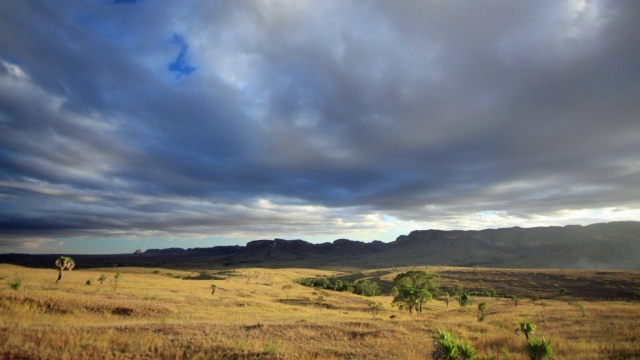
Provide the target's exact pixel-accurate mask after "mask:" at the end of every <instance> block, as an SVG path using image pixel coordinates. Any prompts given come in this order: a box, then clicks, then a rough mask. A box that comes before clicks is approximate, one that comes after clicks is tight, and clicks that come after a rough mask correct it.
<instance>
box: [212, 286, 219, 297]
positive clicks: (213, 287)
mask: <svg viewBox="0 0 640 360" xmlns="http://www.w3.org/2000/svg"><path fill="white" fill-rule="evenodd" d="M217 288H218V285H216V284H211V295H213V294H215V293H216V289H217Z"/></svg>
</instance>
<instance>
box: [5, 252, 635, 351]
mask: <svg viewBox="0 0 640 360" xmlns="http://www.w3.org/2000/svg"><path fill="white" fill-rule="evenodd" d="M436 270H438V271H444V270H446V269H436ZM458 270H460V269H458ZM115 271H116V269H96V270H92V271H76V270H74V271H73V272H65V274H64V278H63V280H62V281H61V282H60V283H59V284H55V279H56V277H57V271H56V270H55V269H51V270H41V269H28V268H23V267H18V266H12V265H3V264H0V284H1V285H2V286H1V287H0V322H1V323H0V358H6V359H25V358H34V359H86V358H91V359H102V358H107V359H110V358H118V359H120V358H123V359H139V358H161V359H425V358H430V355H429V354H431V351H432V350H433V341H432V339H431V336H432V333H433V331H435V330H437V329H444V330H449V331H451V332H452V333H454V334H455V335H456V336H457V337H458V338H460V339H464V340H469V341H470V342H471V343H472V344H473V345H474V346H476V348H477V349H478V351H479V354H480V358H482V359H524V358H525V357H524V353H523V347H524V343H525V339H524V337H523V336H516V335H515V334H514V329H515V328H516V326H517V323H518V322H520V321H524V320H526V321H531V322H534V323H535V324H536V325H537V327H538V332H537V333H536V334H535V336H536V337H545V338H547V339H551V341H552V345H553V348H554V351H555V354H556V358H557V359H636V358H640V344H639V342H640V328H639V327H638V326H637V319H638V318H640V305H638V304H634V303H629V302H618V301H582V303H583V304H584V310H585V311H584V316H583V314H582V312H581V311H580V309H579V308H578V307H577V306H575V305H570V304H568V301H566V300H564V299H558V300H542V301H539V302H537V303H535V304H534V303H532V302H531V301H529V300H525V299H523V300H522V301H521V302H520V305H519V306H518V307H517V308H516V307H514V306H513V304H512V303H511V302H510V301H509V300H507V299H494V298H474V302H475V304H474V305H473V306H472V307H470V308H468V310H464V309H461V308H460V307H459V306H458V305H457V304H454V302H451V304H450V306H449V307H447V306H446V305H445V304H444V303H443V302H441V301H431V302H429V303H428V304H427V305H426V307H427V310H426V311H425V312H423V313H422V314H421V315H413V316H411V315H409V314H408V313H406V312H400V311H399V310H398V309H396V308H391V307H390V306H389V304H390V303H391V297H388V296H383V297H377V298H375V299H376V300H378V301H382V302H383V303H384V306H385V308H384V310H383V311H382V312H381V313H380V314H379V315H377V316H376V317H375V318H374V317H372V314H371V313H370V312H368V311H367V310H368V307H367V305H366V303H365V300H366V299H368V298H363V297H360V296H357V295H353V294H348V293H336V292H327V293H326V294H325V296H326V298H325V302H326V303H328V304H330V308H327V307H320V306H317V305H315V304H314V300H316V299H317V293H316V294H314V292H315V290H314V289H311V288H306V287H303V286H300V285H294V286H293V288H292V289H291V290H290V291H289V293H288V295H287V291H286V290H284V289H283V288H282V287H283V286H284V285H287V284H292V280H293V279H296V278H300V277H309V276H315V275H330V274H333V272H330V271H324V270H309V269H242V270H236V271H230V272H226V273H219V272H214V271H211V272H209V275H214V276H216V277H219V278H224V279H220V280H181V279H179V278H176V277H177V276H182V277H183V278H189V277H198V275H199V274H198V273H193V272H188V271H176V270H166V269H141V268H118V269H117V271H120V272H121V273H122V276H121V278H120V280H119V281H118V283H117V285H116V283H115V280H114V274H115ZM389 271H390V272H391V271H393V272H399V271H403V269H394V270H389ZM460 271H462V270H460ZM464 271H466V272H467V273H469V274H473V273H474V272H475V271H477V270H476V269H465V270H464ZM154 272H155V273H154ZM167 273H170V274H171V275H167ZM101 274H105V275H107V276H108V280H107V281H105V282H104V284H99V283H98V282H97V279H98V278H99V277H100V275H101ZM632 275H633V276H635V275H634V274H632ZM384 276H386V277H388V276H393V274H387V275H384ZM384 276H383V277H384ZM563 276H564V273H563ZM579 276H583V275H579ZM633 276H632V277H633ZM487 278H488V277H487ZM89 279H91V280H92V285H86V280H89ZM16 280H21V282H22V287H21V288H20V289H19V290H17V291H16V290H13V289H12V288H11V287H10V286H9V283H10V282H14V281H16ZM461 281H464V279H462V280H461ZM211 284H216V285H217V289H216V292H215V294H214V295H211V287H210V286H211ZM636 285H637V284H636ZM287 297H288V299H287ZM481 301H482V302H487V303H488V310H487V314H486V318H485V320H484V321H482V322H479V321H477V314H476V311H475V309H476V306H477V304H478V303H479V302H481ZM391 315H395V318H390V316H391Z"/></svg>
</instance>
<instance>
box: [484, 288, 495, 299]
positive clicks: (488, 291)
mask: <svg viewBox="0 0 640 360" xmlns="http://www.w3.org/2000/svg"><path fill="white" fill-rule="evenodd" d="M486 294H487V296H488V297H495V296H496V291H495V290H494V289H489V290H487V292H486Z"/></svg>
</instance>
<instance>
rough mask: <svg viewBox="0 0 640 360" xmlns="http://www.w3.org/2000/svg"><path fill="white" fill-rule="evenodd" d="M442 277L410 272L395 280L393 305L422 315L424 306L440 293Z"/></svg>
mask: <svg viewBox="0 0 640 360" xmlns="http://www.w3.org/2000/svg"><path fill="white" fill-rule="evenodd" d="M439 284H440V277H439V276H438V275H436V274H434V273H430V272H426V271H421V270H410V271H407V272H405V273H401V274H398V275H397V276H396V277H395V278H394V279H393V285H394V287H393V294H392V295H394V298H393V304H396V305H398V306H400V307H402V308H406V309H407V310H409V313H413V310H416V312H417V313H422V306H423V305H424V304H425V303H426V302H427V301H429V300H431V299H432V298H433V297H434V295H436V294H437V293H438V292H439V291H440V287H439Z"/></svg>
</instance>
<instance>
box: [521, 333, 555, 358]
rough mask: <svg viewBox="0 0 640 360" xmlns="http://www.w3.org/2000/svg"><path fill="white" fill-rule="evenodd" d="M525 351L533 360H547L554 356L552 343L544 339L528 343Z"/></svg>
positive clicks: (532, 340)
mask: <svg viewBox="0 0 640 360" xmlns="http://www.w3.org/2000/svg"><path fill="white" fill-rule="evenodd" d="M525 351H526V353H527V356H529V359H531V360H545V359H550V358H551V357H552V356H553V349H552V348H551V341H550V340H546V339H544V338H542V339H531V340H529V341H527V344H526V345H525Z"/></svg>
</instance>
